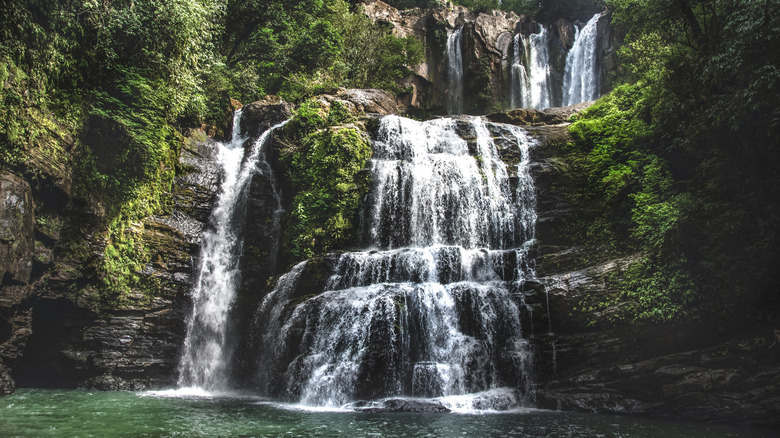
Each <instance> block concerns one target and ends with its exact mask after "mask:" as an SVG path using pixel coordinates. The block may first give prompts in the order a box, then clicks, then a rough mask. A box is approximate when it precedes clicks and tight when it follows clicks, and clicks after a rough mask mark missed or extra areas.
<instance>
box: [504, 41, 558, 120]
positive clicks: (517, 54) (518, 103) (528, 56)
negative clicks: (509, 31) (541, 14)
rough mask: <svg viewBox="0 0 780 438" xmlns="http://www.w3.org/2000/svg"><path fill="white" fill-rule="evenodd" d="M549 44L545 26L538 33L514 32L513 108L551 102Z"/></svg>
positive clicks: (544, 104) (542, 106) (538, 106)
mask: <svg viewBox="0 0 780 438" xmlns="http://www.w3.org/2000/svg"><path fill="white" fill-rule="evenodd" d="M549 46H550V40H549V37H548V36H547V30H546V29H545V28H544V26H542V28H541V31H540V32H539V33H535V34H531V35H528V36H524V35H522V34H517V35H515V39H514V63H513V64H512V84H511V93H512V96H511V101H512V107H513V108H533V109H539V110H543V109H546V108H549V107H551V106H553V97H552V86H553V85H552V78H551V74H550V56H549Z"/></svg>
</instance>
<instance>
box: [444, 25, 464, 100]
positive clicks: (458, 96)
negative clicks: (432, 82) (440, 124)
mask: <svg viewBox="0 0 780 438" xmlns="http://www.w3.org/2000/svg"><path fill="white" fill-rule="evenodd" d="M462 36H463V27H459V28H458V29H457V30H455V31H454V32H452V33H451V34H450V35H449V36H448V37H447V78H448V84H449V87H448V90H447V91H448V93H447V96H448V107H447V111H448V112H449V113H450V114H462V113H463V49H462V43H461V41H462Z"/></svg>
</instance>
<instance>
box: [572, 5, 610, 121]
mask: <svg viewBox="0 0 780 438" xmlns="http://www.w3.org/2000/svg"><path fill="white" fill-rule="evenodd" d="M599 18H601V14H596V15H594V16H593V18H591V19H590V20H589V21H588V23H587V24H586V25H585V27H583V28H582V29H578V30H577V34H576V36H575V37H574V46H573V47H572V48H571V50H569V53H568V55H566V71H565V73H564V77H563V105H564V106H567V105H574V104H577V103H581V102H588V101H591V100H595V99H598V97H599V96H600V94H601V71H600V69H599V63H598V59H597V56H596V49H597V47H598V21H599Z"/></svg>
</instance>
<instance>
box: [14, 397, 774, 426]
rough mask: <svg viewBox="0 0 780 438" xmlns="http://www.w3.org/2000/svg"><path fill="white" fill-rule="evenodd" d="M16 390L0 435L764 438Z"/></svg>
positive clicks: (565, 420) (530, 417)
mask: <svg viewBox="0 0 780 438" xmlns="http://www.w3.org/2000/svg"><path fill="white" fill-rule="evenodd" d="M165 394H166V393H164V392H163V393H142V392H102V391H82V390H42V389H21V390H19V391H18V392H17V393H16V394H14V395H11V396H7V397H3V398H0V436H3V437H10V436H68V437H91V436H94V437H112V436H142V437H143V436H148V437H156V436H257V437H278V436H284V437H296V436H301V437H459V436H463V437H470V438H476V437H694V438H695V437H761V436H766V437H769V436H773V435H772V433H771V432H767V431H764V430H760V429H743V428H731V427H724V426H714V425H702V424H691V423H671V422H659V421H650V420H644V419H636V418H626V417H613V416H603V415H589V414H575V413H564V412H552V411H541V410H527V411H522V412H513V413H503V414H496V413H493V414H453V413H448V414H403V413H395V414H393V413H384V414H376V413H358V412H349V411H334V410H331V411H318V410H315V409H305V408H302V407H296V406H292V405H284V404H279V403H274V402H270V401H266V400H262V399H259V398H257V397H251V396H246V397H241V396H230V397H228V396H225V397H198V396H194V395H193V396H184V397H170V396H164V395H165Z"/></svg>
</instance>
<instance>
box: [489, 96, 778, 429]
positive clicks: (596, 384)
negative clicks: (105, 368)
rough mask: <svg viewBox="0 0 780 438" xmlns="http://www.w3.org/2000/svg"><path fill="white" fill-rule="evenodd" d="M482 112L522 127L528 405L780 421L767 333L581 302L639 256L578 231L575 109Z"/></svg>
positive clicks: (583, 178) (591, 216)
mask: <svg viewBox="0 0 780 438" xmlns="http://www.w3.org/2000/svg"><path fill="white" fill-rule="evenodd" d="M586 106H587V104H583V105H581V106H579V107H569V108H561V109H552V110H547V111H534V110H514V111H508V112H503V113H496V114H491V115H489V116H487V118H488V119H490V120H492V121H500V122H507V123H516V124H520V125H523V126H525V128H526V129H527V130H528V131H529V132H530V133H531V134H532V135H534V136H535V137H536V138H537V140H538V144H537V146H536V147H534V148H532V149H531V154H532V161H533V166H532V173H533V176H534V180H535V184H536V189H537V202H538V205H537V215H538V219H537V234H536V237H537V239H538V244H537V246H536V249H535V251H536V253H537V254H536V273H537V276H538V278H537V279H536V281H537V282H538V285H535V284H531V285H528V286H530V287H527V288H530V289H538V290H540V291H541V295H534V294H531V293H529V292H527V296H526V301H527V302H528V303H529V304H531V305H533V306H534V313H538V312H541V313H542V314H543V315H544V317H542V318H539V317H538V316H537V315H534V316H535V317H534V324H533V326H532V328H530V329H531V330H530V331H532V332H533V333H534V334H533V336H532V344H533V346H534V349H535V357H536V366H535V369H536V372H537V391H536V404H537V406H538V407H540V408H544V409H558V410H572V411H581V412H599V413H608V414H632V415H645V416H652V417H655V418H666V419H674V420H689V421H702V422H712V423H721V422H722V423H733V424H745V425H751V426H762V427H770V428H780V421H779V420H778V419H780V397H778V396H777V394H778V393H780V370H779V369H778V367H777V363H778V361H780V351H775V349H768V348H767V345H768V344H769V340H768V339H769V335H770V334H771V333H770V330H769V329H766V330H764V331H761V328H760V327H758V328H756V327H747V328H744V329H743V330H741V331H739V332H729V331H726V330H724V329H722V328H717V327H706V326H701V325H696V324H690V325H683V324H677V325H671V324H652V323H645V324H641V325H635V324H631V323H628V322H625V321H621V320H620V319H619V318H617V319H615V318H611V317H612V315H615V314H617V312H618V311H619V310H620V306H622V305H625V304H626V303H622V302H616V303H615V304H614V305H613V306H610V307H606V308H596V307H595V306H591V305H589V304H588V303H592V302H598V301H602V302H603V301H606V299H605V298H606V297H609V296H615V295H616V294H617V289H616V287H617V279H619V278H621V277H622V276H624V275H625V271H626V270H627V269H629V268H630V266H631V265H632V264H634V263H636V262H637V261H639V260H641V258H642V254H614V253H612V252H611V251H610V250H609V249H608V248H603V247H601V246H600V245H599V242H588V241H587V239H583V238H582V237H581V236H579V235H578V230H583V229H586V227H585V226H584V225H585V224H587V223H588V222H589V221H593V220H596V218H598V217H599V215H600V212H599V211H596V210H594V209H593V206H592V205H593V203H592V202H591V200H589V199H588V198H587V196H585V195H584V193H585V192H584V191H582V190H581V188H582V187H586V185H587V172H586V170H585V169H584V168H582V167H581V164H580V163H581V160H582V156H580V155H578V154H577V153H576V152H573V151H572V150H571V149H567V148H566V147H565V145H566V143H567V142H569V141H570V138H569V136H568V126H569V123H568V122H566V120H568V118H569V117H570V116H571V114H572V113H574V112H576V111H578V110H581V109H582V107H586Z"/></svg>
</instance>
